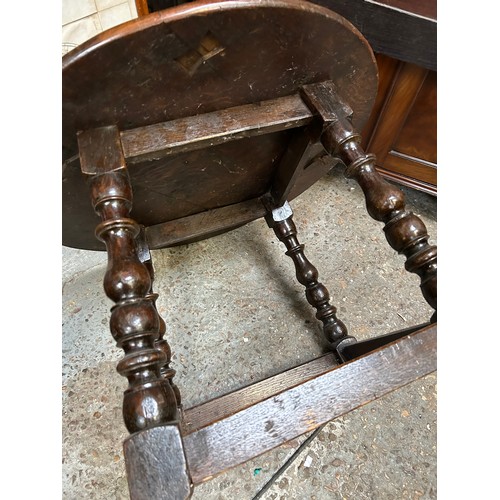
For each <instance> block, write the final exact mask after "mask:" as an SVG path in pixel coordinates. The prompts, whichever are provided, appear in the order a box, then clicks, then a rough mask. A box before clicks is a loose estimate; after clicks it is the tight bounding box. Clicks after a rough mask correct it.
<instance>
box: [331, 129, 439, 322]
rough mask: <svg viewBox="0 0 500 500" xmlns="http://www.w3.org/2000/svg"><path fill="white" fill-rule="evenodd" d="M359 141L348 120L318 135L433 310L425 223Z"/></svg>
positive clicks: (432, 254)
mask: <svg viewBox="0 0 500 500" xmlns="http://www.w3.org/2000/svg"><path fill="white" fill-rule="evenodd" d="M359 140H360V137H359V135H358V134H357V133H356V132H355V131H354V130H353V128H352V125H351V124H350V122H349V121H348V120H339V121H338V122H335V123H332V124H330V125H329V126H328V127H326V129H325V131H324V133H323V136H322V141H323V144H324V145H325V147H326V148H327V150H329V151H330V152H331V153H332V154H334V155H336V156H338V157H339V158H340V159H341V160H342V161H343V162H344V163H345V164H346V166H347V170H346V176H347V177H349V178H353V179H355V180H356V181H357V182H358V184H359V185H360V187H361V189H362V190H363V193H364V195H365V200H366V208H367V210H368V213H369V214H370V216H371V217H372V218H373V219H375V220H377V221H380V222H384V224H385V225H384V232H385V236H386V239H387V241H388V242H389V244H390V246H391V247H392V248H393V249H394V250H396V251H397V252H398V253H400V254H403V255H405V256H406V262H405V268H406V270H407V271H409V272H411V273H415V274H417V275H418V276H419V277H420V288H421V290H422V294H423V296H424V298H425V300H426V301H427V302H428V304H429V305H430V306H431V307H432V308H433V309H434V310H437V247H436V246H434V245H429V243H428V240H429V235H428V233H427V228H426V227H425V224H424V223H423V221H422V220H421V219H420V218H419V217H417V216H416V215H415V214H413V213H412V212H409V211H408V210H406V208H405V198H404V193H403V192H402V191H401V190H400V189H398V188H397V187H395V186H393V185H392V184H390V183H389V182H387V181H386V180H385V179H384V178H383V177H382V176H381V175H380V174H379V173H378V172H377V170H376V168H375V156H374V155H371V154H365V152H364V151H363V150H362V148H361V147H360V145H359ZM434 319H435V316H434Z"/></svg>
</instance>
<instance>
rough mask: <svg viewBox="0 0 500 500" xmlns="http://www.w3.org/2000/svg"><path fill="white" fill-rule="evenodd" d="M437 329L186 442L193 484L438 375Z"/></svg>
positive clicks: (255, 406) (297, 388)
mask: <svg viewBox="0 0 500 500" xmlns="http://www.w3.org/2000/svg"><path fill="white" fill-rule="evenodd" d="M436 332H437V326H436V325H434V326H430V327H427V328H425V329H423V330H420V331H419V332H416V333H414V334H412V335H409V336H407V337H405V338H403V339H401V340H398V341H396V342H394V343H391V344H389V345H387V346H386V347H383V348H380V349H378V350H376V351H373V352H371V353H370V354H367V355H366V356H363V357H362V358H359V359H356V360H354V361H351V362H348V363H346V364H344V365H341V366H338V367H335V368H332V369H331V370H329V371H327V372H326V373H323V374H321V375H318V376H316V377H314V378H312V379H311V380H308V381H306V382H304V383H302V384H300V385H297V386H295V387H292V388H290V389H287V390H284V391H283V392H281V393H279V394H276V395H274V396H271V397H269V398H267V399H265V400H263V401H261V402H259V403H256V404H253V405H252V406H249V407H248V408H244V409H243V410H241V411H239V412H237V413H235V414H233V415H231V416H228V417H227V418H223V419H222V420H219V421H217V422H214V423H213V424H212V425H209V426H207V427H203V428H201V429H199V430H197V431H195V432H192V433H191V434H188V435H187V436H185V437H184V448H185V452H186V457H187V461H188V465H189V471H190V474H191V478H192V480H193V483H194V484H199V483H201V482H204V481H207V480H209V479H211V478H212V477H213V476H215V475H217V474H220V473H221V472H223V471H224V470H227V469H229V468H231V467H234V466H236V465H238V464H241V463H244V462H246V461H247V460H250V459H251V458H254V457H256V456H258V455H260V454H262V453H264V452H266V451H268V450H270V449H272V448H275V447H276V446H279V445H281V444H283V443H285V442H286V441H289V440H291V439H294V438H296V437H297V436H299V435H301V434H304V433H306V432H308V431H312V430H313V429H315V428H317V427H318V426H320V425H321V424H323V423H325V422H328V421H329V420H332V419H334V418H336V417H339V416H341V415H344V414H345V413H347V412H349V411H352V410H354V409H355V408H358V407H359V406H362V405H364V404H367V403H369V402H371V401H374V400H375V399H377V398H380V397H382V396H383V395H385V394H388V393H389V392H391V391H394V390H395V389H398V388H400V387H402V386H404V385H406V384H408V383H410V382H412V381H414V380H416V379H418V378H420V377H423V376H425V375H427V374H429V373H431V372H433V371H435V370H436Z"/></svg>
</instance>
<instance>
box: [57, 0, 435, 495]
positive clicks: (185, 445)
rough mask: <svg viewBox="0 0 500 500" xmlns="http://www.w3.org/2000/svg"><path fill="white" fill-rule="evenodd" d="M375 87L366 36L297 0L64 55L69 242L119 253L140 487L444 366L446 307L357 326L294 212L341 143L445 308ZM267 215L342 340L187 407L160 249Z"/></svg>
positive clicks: (185, 13) (165, 491)
mask: <svg viewBox="0 0 500 500" xmlns="http://www.w3.org/2000/svg"><path fill="white" fill-rule="evenodd" d="M376 91H377V66H376V63H375V59H374V57H373V53H372V51H371V49H370V47H369V45H368V43H367V42H366V40H365V39H364V38H363V36H362V35H361V34H360V33H359V32H358V31H357V29H356V28H354V27H353V26H352V25H351V24H350V23H349V22H347V21H346V20H345V19H343V18H342V17H340V16H339V15H337V14H335V13H334V12H332V11H330V10H327V9H325V8H323V7H320V6H317V5H313V4H310V3H307V2H302V1H299V0H288V1H284V0H262V1H257V0H241V1H222V2H221V1H219V2H194V3H189V4H186V5H183V6H180V7H176V8H173V9H168V10H165V11H162V12H158V13H154V14H151V15H149V16H145V17H143V18H141V19H138V20H135V21H131V22H128V23H126V24H123V25H121V26H118V27H116V28H113V29H111V30H108V31H106V32H105V33H103V34H101V35H99V36H96V37H94V38H93V39H91V40H89V41H88V42H86V43H84V44H83V45H81V46H80V47H78V48H77V49H76V50H74V51H72V52H70V53H69V54H67V55H66V56H65V57H64V58H63V102H62V104H63V190H62V198H63V244H64V245H67V246H70V247H75V248H82V249H91V250H107V253H108V267H107V270H106V274H105V277H104V289H105V292H106V294H107V295H108V297H109V298H110V299H112V300H113V301H114V302H115V306H114V307H113V308H112V310H111V319H110V329H111V333H112V335H113V337H114V339H115V340H116V342H117V344H118V346H120V347H121V348H122V349H123V350H124V352H125V355H124V357H123V359H122V360H121V361H120V362H119V363H118V367H117V369H118V371H119V372H120V373H121V374H122V375H123V376H125V377H126V378H127V379H128V382H129V385H128V388H127V389H126V391H125V394H124V401H123V417H124V421H125V425H126V427H127V429H128V431H129V432H130V434H131V435H130V436H129V437H128V438H127V439H126V441H125V443H124V453H125V460H126V467H127V476H128V481H129V489H130V495H131V497H132V498H133V499H156V498H158V499H160V498H162V499H163V498H165V499H167V498H169V499H180V498H188V497H189V496H190V495H191V493H192V488H193V485H196V484H199V483H201V482H203V481H206V480H208V479H210V478H211V477H213V476H214V475H215V474H218V473H221V472H223V471H224V470H226V469H227V468H229V467H232V466H234V465H236V464H238V463H242V462H244V461H246V460H249V459H250V458H252V457H254V456H256V455H258V454H260V453H263V452H264V451H267V450H269V449H271V448H273V447H275V446H278V445H280V444H282V443H283V442H285V441H287V440H290V439H293V438H295V437H296V436H298V435H300V434H303V433H305V432H307V431H310V430H312V429H314V428H316V427H318V426H320V425H321V424H323V423H325V422H327V421H329V420H331V419H332V418H334V417H336V416H339V415H341V414H343V413H346V412H347V411H350V410H352V409H354V408H356V407H357V406H359V405H360V404H364V403H366V402H367V401H370V400H373V399H375V398H376V397H379V396H381V395H383V394H385V393H387V392H389V391H391V390H394V389H396V388H398V387H401V386H402V385H405V384H407V383H409V382H410V381H412V380H414V379H415V378H418V377H421V376H424V375H426V374H427V373H430V372H431V371H433V370H435V364H436V360H435V351H436V338H435V337H436V324H435V323H436V314H434V315H433V317H432V318H430V319H429V322H428V323H426V324H425V325H418V326H415V327H413V328H410V329H408V330H405V331H402V332H394V333H391V334H388V335H386V336H383V337H379V338H374V339H370V340H368V341H363V342H358V341H356V339H355V338H354V337H353V336H351V335H349V334H348V332H347V328H346V326H345V325H344V324H343V323H342V321H341V320H340V319H339V318H337V310H336V308H335V306H334V305H333V304H331V303H330V297H329V293H328V290H327V289H326V287H325V286H324V285H323V284H322V283H321V282H320V281H319V279H318V271H317V270H316V268H315V267H314V266H313V264H311V262H309V260H308V259H307V258H306V256H305V254H304V246H303V245H301V244H300V243H299V240H298V237H297V230H296V227H295V225H294V223H293V220H292V210H291V208H290V204H289V202H290V201H291V200H292V199H293V198H295V197H297V196H298V195H300V194H301V193H302V192H304V191H305V190H306V189H308V188H309V187H310V186H311V185H312V184H313V183H314V182H316V181H317V180H318V179H319V178H320V177H322V176H323V175H324V174H326V173H327V172H328V171H329V170H330V169H331V168H332V167H333V166H334V165H335V164H336V163H337V162H343V163H344V164H345V165H346V167H347V169H346V175H347V176H348V177H352V178H354V179H355V180H356V181H357V182H358V183H359V185H360V186H361V188H362V190H363V192H364V194H365V197H366V205H367V209H368V212H369V214H370V215H371V216H372V217H373V218H374V219H375V220H377V221H380V222H383V223H384V231H385V234H386V238H387V240H388V242H389V244H390V245H391V247H392V248H393V249H395V250H396V251H398V252H399V253H402V254H404V255H405V256H406V263H405V267H406V269H407V270H408V271H410V272H413V273H416V274H417V275H418V276H419V277H420V278H421V289H422V292H423V295H424V297H425V299H426V300H427V302H428V303H429V304H430V305H431V306H432V307H433V308H434V309H436V283H437V278H436V269H437V264H436V260H437V251H436V247H434V246H431V245H429V243H428V238H429V236H428V234H427V231H426V228H425V225H424V224H423V222H422V221H421V220H420V219H419V218H418V217H416V216H415V215H414V214H412V213H411V212H409V211H407V210H406V209H405V203H404V197H403V194H402V192H401V191H400V190H399V189H397V188H395V187H394V186H392V185H390V184H388V183H387V182H386V181H385V180H383V179H382V178H381V177H380V175H379V174H378V173H377V171H376V170H375V167H374V160H375V158H374V157H373V155H370V154H365V152H364V151H363V150H362V149H361V147H360V146H359V143H360V136H359V133H358V132H357V130H360V129H361V128H362V126H363V124H364V122H365V120H366V119H367V117H368V115H369V113H370V111H371V107H372V104H373V101H374V98H375V95H376ZM260 217H265V218H266V220H267V223H268V225H269V227H270V228H271V229H272V230H273V231H274V233H275V235H276V237H277V238H278V239H279V240H280V241H282V242H283V244H284V245H285V247H286V254H287V255H288V256H289V257H291V259H292V260H293V263H294V265H295V269H296V276H297V279H298V281H299V282H300V283H301V284H302V285H304V287H305V290H306V299H307V301H308V302H309V303H310V304H311V306H313V307H314V308H315V309H316V311H317V312H316V317H317V318H318V320H320V321H321V322H322V324H323V331H324V334H325V337H326V339H327V340H328V342H329V345H330V346H331V350H332V353H333V355H332V356H330V357H329V358H328V360H327V361H325V358H323V359H319V360H315V361H313V362H310V363H308V364H307V365H303V366H302V367H301V368H300V370H293V369H292V370H289V371H288V372H285V373H283V374H279V375H277V376H275V377H271V379H267V380H265V381H263V382H259V383H258V384H254V386H249V387H247V388H244V389H241V390H240V391H236V392H235V393H231V394H227V395H225V396H222V397H220V398H218V399H215V400H212V401H208V402H207V403H205V404H202V405H200V406H198V407H195V408H192V409H187V410H185V409H182V404H181V395H180V393H179V391H178V389H177V387H176V385H175V383H174V381H173V376H174V373H175V372H174V370H173V369H172V368H171V367H170V366H169V364H170V357H171V351H170V346H169V345H168V343H167V340H166V339H165V338H164V337H165V331H166V327H165V323H164V322H163V320H162V319H161V318H160V317H159V315H158V312H157V310H156V305H155V302H156V299H157V295H156V294H155V293H154V291H153V287H152V282H153V265H152V261H151V254H150V249H160V248H164V247H169V246H173V245H179V244H183V243H188V242H193V241H197V240H200V239H203V238H209V237H211V236H215V235H217V234H220V233H222V232H225V231H228V230H231V229H234V228H236V227H239V226H242V225H244V224H246V223H248V222H250V221H252V220H255V219H258V218H260ZM240 293H242V294H244V293H245V291H244V290H241V292H240ZM172 348H173V349H175V346H172ZM334 359H335V361H334ZM311 394H313V397H312V396H311ZM242 401H244V404H243V403H242ZM270 422H271V423H272V425H270Z"/></svg>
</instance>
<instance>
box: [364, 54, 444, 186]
mask: <svg viewBox="0 0 500 500" xmlns="http://www.w3.org/2000/svg"><path fill="white" fill-rule="evenodd" d="M377 62H378V65H379V74H380V84H379V92H378V96H377V100H376V103H375V107H374V109H373V112H372V115H371V117H370V120H369V121H368V124H367V126H366V127H365V129H364V131H363V134H364V143H363V145H364V147H365V148H366V149H367V150H368V151H369V152H370V153H374V154H375V155H376V156H377V168H378V169H379V171H380V173H381V174H383V175H384V176H385V177H388V178H390V179H391V180H394V181H397V182H399V183H401V184H404V185H407V186H411V187H413V188H416V189H419V190H422V191H425V192H428V193H431V194H437V133H436V123H437V105H436V103H437V92H436V89H437V85H436V73H435V72H434V71H430V70H427V69H425V68H422V67H420V66H416V65H414V64H410V63H404V62H401V61H396V60H394V59H391V58H389V57H387V56H383V55H377Z"/></svg>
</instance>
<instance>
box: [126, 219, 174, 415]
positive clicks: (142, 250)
mask: <svg viewBox="0 0 500 500" xmlns="http://www.w3.org/2000/svg"><path fill="white" fill-rule="evenodd" d="M136 242H137V247H138V248H137V250H138V256H139V259H140V261H141V262H142V263H143V264H144V265H145V266H146V268H147V270H148V271H149V276H150V278H151V288H150V289H149V294H148V297H149V298H150V299H151V300H152V301H153V304H154V305H155V309H156V312H157V314H158V321H159V328H158V338H157V339H156V340H155V347H156V348H157V349H159V350H160V351H162V352H163V353H164V354H165V357H166V361H165V364H164V365H162V366H161V368H160V373H161V375H162V377H163V378H164V379H166V380H168V382H169V384H170V385H171V387H172V389H173V391H174V394H175V399H176V401H177V407H178V408H179V409H180V410H181V409H182V401H181V393H180V391H179V388H178V387H177V386H176V385H175V383H174V381H173V378H174V376H175V370H174V369H173V368H171V367H170V362H171V358H172V351H171V349H170V345H169V343H168V342H167V340H166V339H165V333H166V331H167V325H166V324H165V321H164V320H163V318H162V317H161V315H160V314H159V313H158V309H157V307H156V300H157V299H158V294H157V293H154V292H153V282H154V276H155V274H154V266H153V260H152V258H151V252H150V250H149V246H148V244H147V241H146V237H145V234H144V227H141V232H140V233H139V236H138V237H137V239H136Z"/></svg>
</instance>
